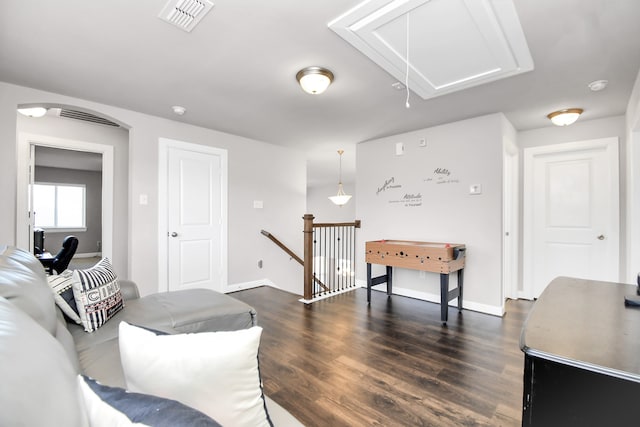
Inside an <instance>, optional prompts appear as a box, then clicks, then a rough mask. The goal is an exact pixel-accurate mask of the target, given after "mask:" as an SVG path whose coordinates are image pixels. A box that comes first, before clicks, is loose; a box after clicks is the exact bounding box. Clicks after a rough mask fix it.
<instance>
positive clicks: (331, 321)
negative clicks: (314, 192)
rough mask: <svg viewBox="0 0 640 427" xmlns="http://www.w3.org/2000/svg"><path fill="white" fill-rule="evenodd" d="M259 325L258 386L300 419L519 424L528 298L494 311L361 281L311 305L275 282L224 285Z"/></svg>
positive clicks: (306, 421)
mask: <svg viewBox="0 0 640 427" xmlns="http://www.w3.org/2000/svg"><path fill="white" fill-rule="evenodd" d="M231 295H232V296H234V297H235V298H238V299H240V300H242V301H245V302H246V303H248V304H250V305H251V306H253V307H254V308H255V309H256V311H257V312H258V323H259V324H260V325H261V326H262V327H263V328H264V331H263V335H262V341H261V345H260V370H261V373H262V379H263V382H264V389H265V393H266V394H268V395H269V396H270V397H271V398H272V399H273V400H275V401H276V402H278V403H279V404H280V405H282V406H283V407H284V408H286V409H287V410H289V411H290V412H291V413H292V414H293V415H294V416H295V417H296V418H298V419H299V420H300V421H301V422H303V423H304V424H305V425H307V426H310V427H312V426H323V427H324V426H376V425H377V426H394V425H398V426H408V425H410V426H414V425H415V426H461V425H462V426H517V425H520V421H521V420H520V418H521V415H520V414H521V406H522V402H521V400H522V374H523V360H524V358H523V355H522V353H521V351H520V348H519V345H518V342H519V336H520V330H521V328H522V324H523V322H524V320H525V318H526V316H527V314H528V311H529V309H530V308H531V306H532V302H530V301H508V302H507V314H506V315H505V316H504V317H502V318H500V317H496V316H490V315H486V314H481V313H476V312H472V311H468V310H463V311H462V312H461V313H458V312H457V309H455V308H453V307H450V308H449V322H448V324H447V325H446V326H443V325H442V324H441V322H440V306H439V305H438V304H433V303H428V302H425V301H420V300H415V299H411V298H406V297H402V296H398V295H393V296H392V297H391V298H387V296H386V295H385V294H384V293H381V292H374V294H373V295H372V300H371V304H370V305H369V304H367V301H366V290H364V289H357V290H355V291H353V292H349V293H346V294H342V295H338V296H336V297H333V298H329V299H326V300H323V301H319V302H316V303H313V304H310V305H305V304H302V303H300V302H299V301H298V299H299V297H298V296H296V295H292V294H289V293H287V292H284V291H280V290H278V289H274V288H270V287H260V288H255V289H250V290H245V291H240V292H235V293H233V294H231Z"/></svg>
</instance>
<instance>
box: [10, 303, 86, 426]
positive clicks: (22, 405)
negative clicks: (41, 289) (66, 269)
mask: <svg viewBox="0 0 640 427" xmlns="http://www.w3.org/2000/svg"><path fill="white" fill-rule="evenodd" d="M49 292H51V291H49ZM76 377H77V373H76V371H75V369H74V368H73V366H72V365H71V362H70V361H69V358H68V356H67V354H66V353H65V351H64V350H63V348H62V346H61V345H60V343H59V342H58V341H56V339H55V338H54V337H53V336H51V335H50V334H48V333H47V332H46V331H45V330H44V329H42V328H41V327H40V326H39V325H38V324H37V323H36V322H35V321H34V320H33V319H31V318H30V317H29V316H27V315H26V314H25V313H24V312H22V311H21V310H19V309H18V308H17V307H15V306H14V305H13V304H12V303H11V302H9V301H8V300H7V299H5V298H1V297H0V378H2V383H3V386H2V387H0V402H2V410H1V411H0V425H2V426H67V427H75V426H85V425H87V421H86V416H85V412H84V407H83V403H82V400H81V399H82V397H81V396H80V394H79V390H78V386H77V379H76Z"/></svg>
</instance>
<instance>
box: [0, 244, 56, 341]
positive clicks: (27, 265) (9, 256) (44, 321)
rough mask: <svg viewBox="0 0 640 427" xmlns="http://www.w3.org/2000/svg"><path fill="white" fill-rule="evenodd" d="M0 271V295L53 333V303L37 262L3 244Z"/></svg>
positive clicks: (42, 272)
mask: <svg viewBox="0 0 640 427" xmlns="http://www.w3.org/2000/svg"><path fill="white" fill-rule="evenodd" d="M0 270H1V271H2V274H0V296H2V297H4V298H6V299H8V300H10V301H11V302H12V303H13V304H14V305H15V306H16V307H18V308H19V309H21V310H22V311H24V312H25V313H26V314H28V315H29V316H30V317H31V318H32V319H34V320H35V321H36V322H38V324H40V326H42V327H43V328H44V329H45V330H46V331H47V332H49V333H50V334H55V331H56V328H57V318H56V306H55V302H54V299H53V292H51V288H50V287H49V284H48V283H47V276H46V274H45V271H44V267H42V264H40V261H38V260H37V258H36V257H34V256H33V255H32V254H31V253H29V252H27V251H24V250H22V249H18V248H16V247H12V246H5V247H3V248H0Z"/></svg>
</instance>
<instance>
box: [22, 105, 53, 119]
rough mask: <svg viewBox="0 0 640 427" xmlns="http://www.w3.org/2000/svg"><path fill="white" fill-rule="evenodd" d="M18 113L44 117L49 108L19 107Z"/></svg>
mask: <svg viewBox="0 0 640 427" xmlns="http://www.w3.org/2000/svg"><path fill="white" fill-rule="evenodd" d="M18 113H20V114H22V115H23V116H27V117H42V116H44V115H45V114H47V109H46V108H44V107H29V108H18Z"/></svg>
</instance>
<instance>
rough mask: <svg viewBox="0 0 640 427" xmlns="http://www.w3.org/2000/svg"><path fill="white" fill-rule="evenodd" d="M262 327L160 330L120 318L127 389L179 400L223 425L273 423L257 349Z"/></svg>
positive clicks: (121, 347)
mask: <svg viewBox="0 0 640 427" xmlns="http://www.w3.org/2000/svg"><path fill="white" fill-rule="evenodd" d="M261 334H262V328H261V327H259V326H254V327H252V328H249V329H242V330H238V331H222V332H200V333H195V334H177V335H156V334H155V333H153V332H152V331H150V330H147V329H143V328H138V327H136V326H132V325H129V324H127V323H126V322H121V323H120V331H119V340H120V358H121V361H122V368H123V370H124V375H125V379H126V382H127V389H129V390H131V391H134V392H139V393H146V394H152V395H155V396H161V397H165V398H167V399H174V400H177V401H179V402H182V403H184V404H185V405H188V406H191V407H193V408H195V409H197V410H199V411H202V412H204V413H205V414H207V415H209V416H210V417H211V418H213V419H215V420H216V421H218V422H219V423H220V424H222V425H224V426H237V427H242V426H246V427H259V426H271V425H272V423H271V420H270V419H269V415H268V413H267V409H266V406H265V401H264V395H263V392H262V384H261V381H260V370H259V368H258V348H259V345H260V336H261Z"/></svg>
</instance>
